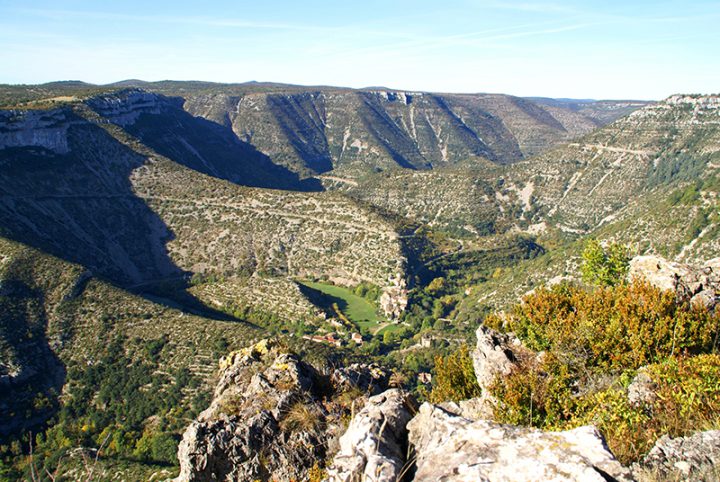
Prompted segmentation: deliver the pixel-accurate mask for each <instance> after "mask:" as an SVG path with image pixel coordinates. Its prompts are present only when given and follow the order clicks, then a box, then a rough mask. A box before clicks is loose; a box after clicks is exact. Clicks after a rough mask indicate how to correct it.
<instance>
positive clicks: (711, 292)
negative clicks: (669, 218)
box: [628, 256, 720, 310]
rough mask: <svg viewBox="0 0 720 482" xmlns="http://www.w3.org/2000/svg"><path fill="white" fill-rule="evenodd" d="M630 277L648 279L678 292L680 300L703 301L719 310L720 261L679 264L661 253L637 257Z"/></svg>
mask: <svg viewBox="0 0 720 482" xmlns="http://www.w3.org/2000/svg"><path fill="white" fill-rule="evenodd" d="M628 278H629V279H636V278H638V279H645V280H646V281H648V282H649V283H650V284H652V285H653V286H655V287H657V288H660V289H662V290H669V291H672V292H674V293H675V295H676V297H677V298H678V300H681V301H690V302H692V303H699V304H701V305H703V306H705V307H706V308H708V309H710V310H715V308H716V306H717V305H718V302H719V301H720V261H719V260H718V259H712V260H709V261H707V262H705V263H704V264H703V265H701V266H697V265H689V264H683V263H675V262H672V261H668V260H666V259H664V258H661V257H659V256H636V257H635V258H633V259H632V260H631V261H630V270H629V272H628Z"/></svg>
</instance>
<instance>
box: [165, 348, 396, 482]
mask: <svg viewBox="0 0 720 482" xmlns="http://www.w3.org/2000/svg"><path fill="white" fill-rule="evenodd" d="M388 378H389V377H388V374H387V372H386V371H384V370H382V369H380V368H379V367H368V366H365V365H359V364H358V365H353V366H352V367H351V369H342V370H341V371H336V372H334V373H330V374H329V375H327V376H323V375H321V374H319V373H318V372H317V371H316V370H315V369H314V368H313V367H312V366H311V365H309V364H307V363H305V362H303V361H302V360H300V359H299V358H298V357H297V356H296V355H293V354H290V353H285V352H284V351H283V350H282V349H281V348H280V347H279V346H277V345H276V344H274V343H272V342H269V341H267V340H263V341H260V342H258V343H257V344H255V345H253V346H251V347H249V348H246V349H243V350H239V351H237V352H233V353H231V354H229V355H228V356H226V357H224V358H222V359H221V361H220V378H219V381H218V384H217V387H216V389H215V394H214V398H213V401H212V403H211V405H210V406H209V407H208V409H206V410H205V411H204V412H202V413H201V414H200V415H199V416H198V418H197V419H196V420H195V421H194V422H192V423H191V424H190V426H189V427H188V428H187V430H186V431H185V434H184V435H183V439H182V442H181V443H180V446H179V448H178V459H179V462H180V475H179V476H178V478H177V479H175V480H176V481H177V482H200V481H247V480H261V481H269V480H282V481H285V480H307V479H308V477H309V473H310V471H311V470H315V471H317V470H319V468H320V467H323V466H324V465H325V460H326V458H327V456H328V454H329V453H330V452H333V451H336V450H337V445H338V439H339V437H340V435H341V434H342V431H343V430H342V427H343V422H342V420H343V418H347V417H348V416H350V414H351V411H352V410H353V409H354V407H356V406H357V407H358V408H359V407H361V406H362V405H363V403H364V402H365V400H366V399H367V398H366V396H365V395H364V394H365V393H368V392H369V391H372V390H377V391H380V390H383V389H385V388H387V379H388ZM383 396H384V395H380V396H379V397H383ZM386 398H387V399H388V400H389V401H388V402H387V403H383V401H378V400H377V399H378V397H374V398H371V399H370V400H371V402H368V403H369V405H368V408H367V409H365V411H364V412H362V413H367V414H368V415H367V417H366V418H368V420H370V419H373V420H374V419H379V420H381V422H380V424H382V420H385V418H382V417H387V418H388V420H389V422H388V423H387V424H386V425H388V427H387V429H388V432H385V428H386V427H383V430H380V431H376V432H375V433H376V434H378V435H377V436H378V437H379V436H381V435H382V434H385V437H386V438H387V437H389V434H390V433H392V431H390V428H393V430H397V431H398V434H399V437H400V439H402V430H403V428H404V426H405V424H406V423H407V420H408V419H409V415H407V414H406V413H405V412H403V411H402V410H401V409H400V407H398V406H397V403H395V404H393V402H392V400H394V399H392V398H391V397H386ZM371 407H376V411H372V409H371ZM393 417H394V418H393ZM356 423H360V422H359V421H358V422H356ZM367 423H370V422H367ZM365 425H366V424H365ZM365 425H363V426H365ZM396 438H397V437H396ZM387 440H388V442H387V443H385V444H384V445H382V447H383V451H384V452H382V453H383V454H388V455H387V456H388V460H389V461H391V460H392V459H391V458H390V456H391V455H392V454H394V453H395V452H393V450H394V447H395V446H396V445H397V444H399V443H400V442H392V440H394V439H393V438H387ZM393 443H394V444H395V445H393ZM372 460H378V459H372ZM378 464H379V466H382V467H385V465H383V463H381V462H380V461H378ZM387 464H390V465H392V464H391V462H387V463H386V465H387ZM388 466H389V465H388ZM383 470H385V469H383Z"/></svg>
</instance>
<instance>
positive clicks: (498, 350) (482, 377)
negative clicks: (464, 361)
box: [471, 325, 521, 417]
mask: <svg viewBox="0 0 720 482" xmlns="http://www.w3.org/2000/svg"><path fill="white" fill-rule="evenodd" d="M475 334H476V336H477V344H476V346H475V350H473V351H472V354H471V356H472V360H473V368H474V369H475V376H476V378H477V382H478V385H480V389H481V390H482V395H481V397H480V398H479V399H477V400H476V401H475V402H474V410H475V413H477V414H482V415H483V416H485V417H491V416H492V407H493V406H494V404H495V400H494V399H493V397H492V396H491V395H490V394H489V390H488V387H489V386H490V385H492V383H493V382H494V381H495V379H496V377H498V376H499V375H508V374H510V371H511V370H512V368H513V366H514V364H515V360H516V355H515V351H516V350H518V349H520V347H521V344H520V340H518V338H517V337H515V336H514V335H513V334H512V333H508V334H504V333H499V332H497V331H495V330H493V329H492V328H488V327H486V326H483V325H480V327H479V328H478V329H477V331H476V332H475Z"/></svg>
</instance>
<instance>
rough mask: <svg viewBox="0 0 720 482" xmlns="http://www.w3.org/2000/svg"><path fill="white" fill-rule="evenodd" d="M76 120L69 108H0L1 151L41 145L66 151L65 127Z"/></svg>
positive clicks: (66, 136)
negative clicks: (23, 109) (10, 109)
mask: <svg viewBox="0 0 720 482" xmlns="http://www.w3.org/2000/svg"><path fill="white" fill-rule="evenodd" d="M77 123H79V119H77V118H76V116H73V114H72V113H71V112H70V110H69V109H55V110H49V111H33V110H30V111H0V150H3V149H9V148H14V147H36V148H37V147H41V148H44V149H48V150H50V151H52V152H55V153H57V154H67V153H68V152H69V151H70V147H69V146H68V135H67V134H68V128H70V126H71V125H73V124H77Z"/></svg>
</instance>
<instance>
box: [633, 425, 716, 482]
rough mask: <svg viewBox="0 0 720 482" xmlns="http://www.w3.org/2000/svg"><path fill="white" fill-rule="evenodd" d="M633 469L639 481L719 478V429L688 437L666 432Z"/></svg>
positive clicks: (708, 479) (709, 479)
mask: <svg viewBox="0 0 720 482" xmlns="http://www.w3.org/2000/svg"><path fill="white" fill-rule="evenodd" d="M632 469H633V474H634V475H635V477H637V479H638V480H640V481H648V482H650V481H658V480H668V481H670V480H697V481H711V480H720V430H709V431H706V432H698V433H696V434H693V435H691V436H689V437H677V438H670V437H669V436H667V435H664V436H663V437H661V438H660V439H659V440H658V441H657V442H656V443H655V446H654V447H653V448H652V450H650V452H649V453H648V454H647V455H646V456H645V458H643V460H642V461H641V462H640V463H638V464H635V465H633V467H632Z"/></svg>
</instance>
